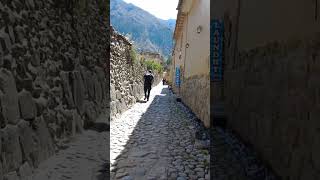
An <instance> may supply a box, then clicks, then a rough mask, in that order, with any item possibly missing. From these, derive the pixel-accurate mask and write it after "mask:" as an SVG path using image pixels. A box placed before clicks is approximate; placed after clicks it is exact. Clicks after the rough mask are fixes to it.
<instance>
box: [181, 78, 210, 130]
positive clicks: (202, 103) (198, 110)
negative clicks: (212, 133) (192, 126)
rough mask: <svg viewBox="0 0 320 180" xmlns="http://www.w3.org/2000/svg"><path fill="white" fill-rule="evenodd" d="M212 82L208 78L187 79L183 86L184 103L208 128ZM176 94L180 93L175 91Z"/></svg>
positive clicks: (182, 96)
mask: <svg viewBox="0 0 320 180" xmlns="http://www.w3.org/2000/svg"><path fill="white" fill-rule="evenodd" d="M209 87H210V80H209V77H208V76H193V77H190V78H186V79H185V80H184V83H183V84H182V86H181V91H180V93H181V98H182V101H183V102H184V103H185V104H186V105H187V106H188V107H190V109H192V111H193V112H194V113H195V114H196V115H197V117H198V118H199V119H200V120H201V121H203V123H204V124H205V126H206V127H210V88H209ZM175 92H178V90H177V89H175Z"/></svg>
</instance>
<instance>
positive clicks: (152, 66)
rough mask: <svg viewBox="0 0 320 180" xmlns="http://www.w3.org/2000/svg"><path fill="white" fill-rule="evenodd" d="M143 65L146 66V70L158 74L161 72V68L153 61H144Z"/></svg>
mask: <svg viewBox="0 0 320 180" xmlns="http://www.w3.org/2000/svg"><path fill="white" fill-rule="evenodd" d="M144 64H145V65H146V66H147V68H148V69H151V70H152V71H156V72H158V73H162V72H163V66H162V65H161V64H160V63H159V62H157V61H155V60H146V61H144Z"/></svg>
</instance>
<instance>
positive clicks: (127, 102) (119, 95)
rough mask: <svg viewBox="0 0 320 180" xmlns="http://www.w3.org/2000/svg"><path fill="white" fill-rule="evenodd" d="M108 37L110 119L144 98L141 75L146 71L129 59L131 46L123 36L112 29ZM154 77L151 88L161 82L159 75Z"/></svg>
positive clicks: (141, 65)
mask: <svg viewBox="0 0 320 180" xmlns="http://www.w3.org/2000/svg"><path fill="white" fill-rule="evenodd" d="M110 36H111V45H110V49H111V51H110V76H111V85H110V95H111V102H110V107H111V109H110V113H111V117H114V116H116V115H119V114H121V113H122V112H124V111H126V110H127V109H128V108H129V107H131V105H133V104H134V103H136V102H137V101H139V100H140V99H141V98H142V97H143V96H144V89H143V75H144V73H145V72H146V70H147V69H146V66H145V65H143V63H141V61H138V60H137V61H134V60H133V59H132V58H131V56H130V49H131V48H132V44H131V43H130V42H129V41H128V40H127V39H126V38H125V37H124V36H122V35H120V34H119V33H117V32H116V31H115V30H114V29H113V28H111V35H110ZM154 75H155V80H154V83H153V86H155V85H157V84H158V83H159V82H160V80H161V76H160V75H159V74H157V73H155V74H154ZM151 93H152V90H151Z"/></svg>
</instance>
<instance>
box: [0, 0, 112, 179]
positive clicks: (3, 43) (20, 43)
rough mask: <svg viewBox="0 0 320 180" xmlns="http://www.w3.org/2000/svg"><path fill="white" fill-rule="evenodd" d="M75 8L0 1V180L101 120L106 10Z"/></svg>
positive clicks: (100, 5) (97, 4) (30, 0)
mask: <svg viewBox="0 0 320 180" xmlns="http://www.w3.org/2000/svg"><path fill="white" fill-rule="evenodd" d="M83 2H84V1H83V0H81V1H75V2H73V1H72V2H71V1H69V0H67V1H65V2H58V1H48V2H44V1H35V0H27V1H1V3H0V14H1V15H0V16H1V18H0V132H1V135H0V136H1V137H2V138H1V141H0V144H1V146H0V152H1V158H0V164H1V168H0V172H1V173H0V176H1V178H2V177H4V175H7V174H8V173H10V172H13V171H16V172H18V173H17V174H16V175H17V176H18V178H20V179H21V178H22V176H24V174H29V170H28V169H29V168H28V167H27V166H30V168H31V169H33V168H37V167H38V166H39V164H41V162H43V161H45V160H46V159H48V158H50V157H51V156H53V155H54V154H55V153H58V152H59V150H60V149H61V148H63V146H61V142H62V141H65V140H68V139H70V138H72V137H75V136H76V135H77V134H78V133H80V132H84V129H85V128H91V127H90V125H91V126H92V125H94V124H90V123H89V122H95V121H96V118H97V117H98V116H99V114H101V113H103V114H109V113H107V112H108V109H109V108H110V106H109V102H108V100H109V94H108V93H105V92H109V75H108V74H109V69H108V65H109V64H110V63H109V27H108V18H107V16H106V15H107V14H106V11H105V10H103V9H105V8H106V6H105V5H106V4H104V2H103V0H98V1H92V0H90V1H85V4H83ZM80 6H81V8H80ZM83 72H85V73H83ZM87 74H89V75H88V76H87ZM86 105H87V106H88V108H87V109H86V107H85V106H86ZM104 120H105V121H106V122H107V121H108V120H109V117H106V118H105V119H104ZM106 122H105V123H106ZM26 163H27V164H28V165H26ZM19 171H21V173H20V172H19ZM11 177H12V178H16V177H15V175H10V178H11ZM1 178H0V179H1Z"/></svg>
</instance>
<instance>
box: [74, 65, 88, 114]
mask: <svg viewBox="0 0 320 180" xmlns="http://www.w3.org/2000/svg"><path fill="white" fill-rule="evenodd" d="M72 75H73V96H74V103H75V106H76V107H77V109H78V110H79V112H80V113H81V114H83V113H84V106H83V101H84V99H85V86H84V83H83V80H82V77H81V74H80V72H79V71H74V72H72Z"/></svg>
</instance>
